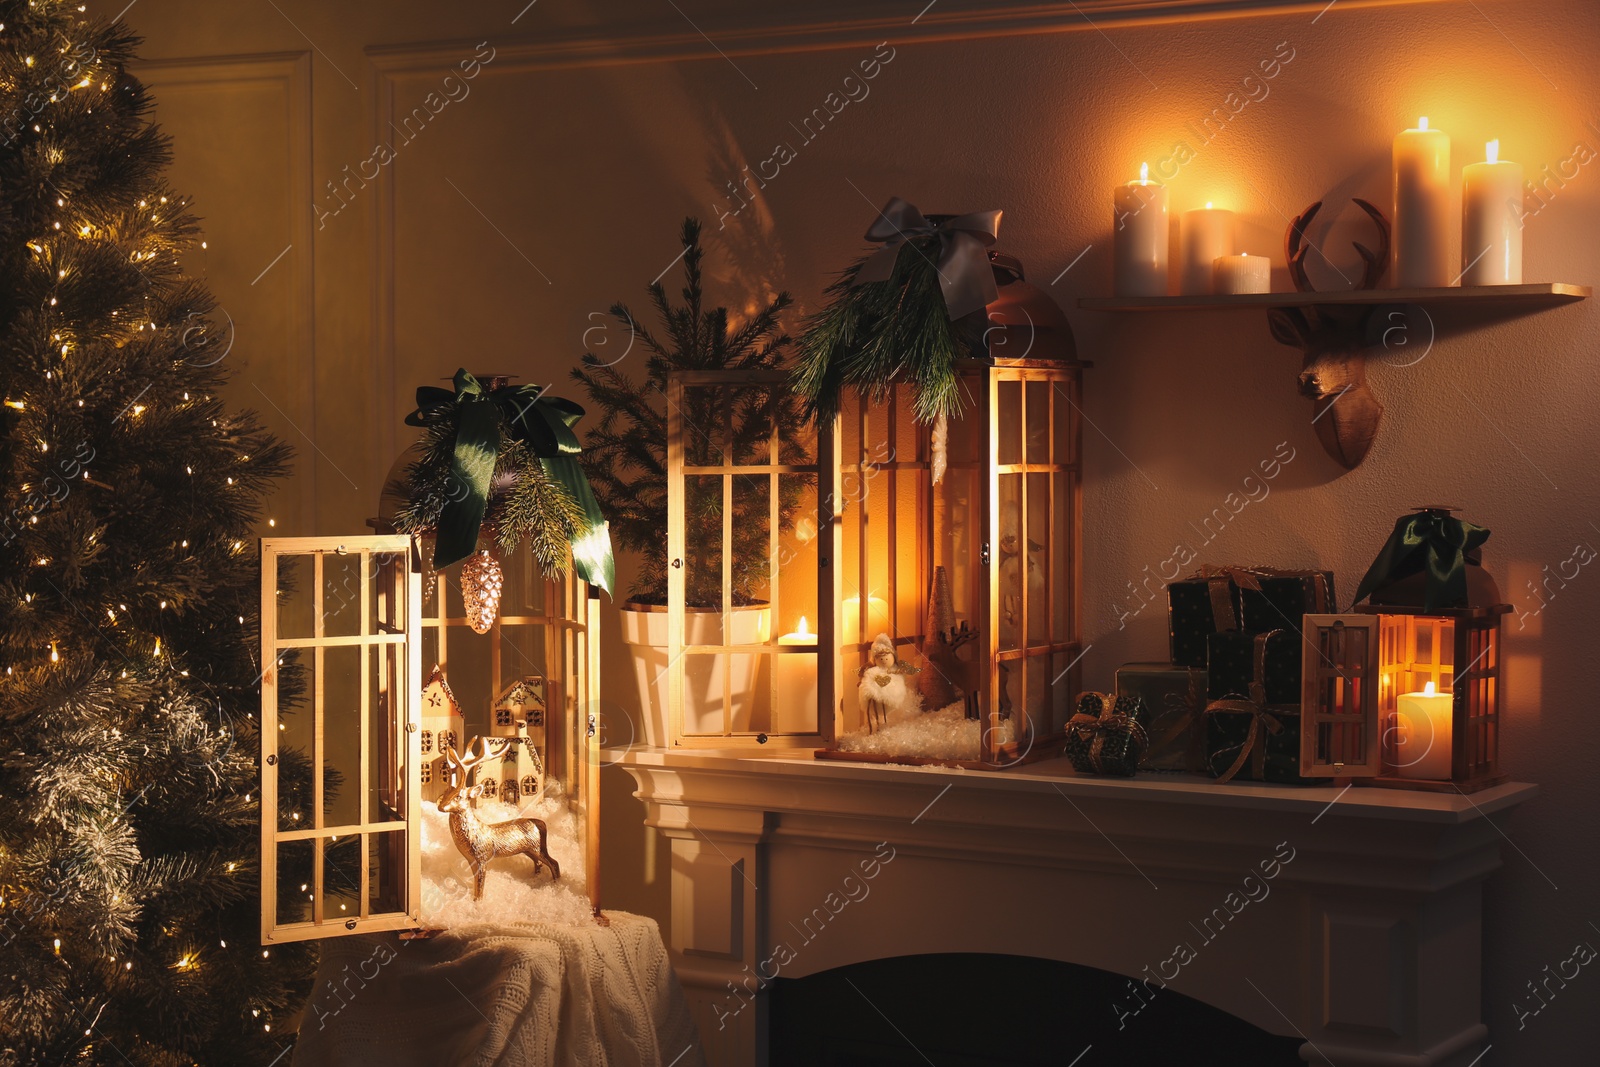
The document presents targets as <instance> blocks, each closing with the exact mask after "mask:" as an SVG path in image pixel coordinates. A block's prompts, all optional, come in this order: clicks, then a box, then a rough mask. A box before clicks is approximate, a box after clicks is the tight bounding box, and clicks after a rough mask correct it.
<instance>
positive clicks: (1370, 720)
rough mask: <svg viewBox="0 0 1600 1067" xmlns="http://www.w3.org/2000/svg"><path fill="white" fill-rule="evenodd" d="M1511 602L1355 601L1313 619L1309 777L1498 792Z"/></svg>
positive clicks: (1309, 626)
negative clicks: (1344, 611)
mask: <svg viewBox="0 0 1600 1067" xmlns="http://www.w3.org/2000/svg"><path fill="white" fill-rule="evenodd" d="M1510 610H1511V609H1510V606H1509V605H1506V604H1495V605H1491V606H1473V607H1465V608H1437V609H1434V610H1433V611H1426V610H1424V609H1423V608H1420V607H1406V606H1401V605H1391V604H1384V605H1372V604H1362V605H1358V606H1357V608H1356V613H1355V614H1348V615H1307V616H1305V631H1304V632H1305V644H1304V653H1303V657H1304V658H1303V660H1302V665H1303V686H1304V690H1303V696H1304V701H1303V705H1302V709H1301V735H1300V773H1301V774H1302V775H1305V776H1306V777H1312V778H1315V777H1329V778H1361V779H1363V781H1364V784H1370V785H1378V786H1386V787H1390V788H1396V789H1424V790H1434V791H1439V792H1457V791H1459V792H1463V793H1471V792H1475V791H1477V790H1480V789H1486V788H1488V787H1490V786H1494V785H1499V784H1500V783H1501V782H1504V781H1505V780H1506V775H1504V774H1502V773H1500V769H1499V741H1500V702H1501V699H1502V693H1503V687H1502V685H1501V677H1500V667H1501V664H1500V637H1501V621H1502V619H1503V617H1504V616H1505V614H1506V613H1507V612H1509V611H1510Z"/></svg>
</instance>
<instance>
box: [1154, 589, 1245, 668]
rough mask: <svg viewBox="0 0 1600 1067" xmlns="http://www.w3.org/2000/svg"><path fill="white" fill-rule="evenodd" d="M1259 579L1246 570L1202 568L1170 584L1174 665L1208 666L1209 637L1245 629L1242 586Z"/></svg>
mask: <svg viewBox="0 0 1600 1067" xmlns="http://www.w3.org/2000/svg"><path fill="white" fill-rule="evenodd" d="M1241 582H1244V583H1249V584H1253V583H1254V582H1255V578H1254V577H1253V576H1252V575H1251V573H1250V571H1249V569H1248V568H1245V567H1209V566H1207V567H1201V568H1200V569H1199V570H1198V571H1196V572H1195V573H1193V574H1191V575H1190V576H1189V577H1187V578H1180V579H1178V580H1177V581H1174V582H1168V583H1167V637H1168V640H1169V648H1170V651H1171V655H1172V662H1173V665H1174V666H1178V667H1200V668H1202V669H1203V668H1204V667H1205V665H1206V638H1208V637H1210V636H1211V635H1212V634H1215V633H1233V632H1237V631H1240V630H1242V629H1243V628H1244V627H1243V620H1242V619H1241V617H1240V610H1239V588H1240V583H1241Z"/></svg>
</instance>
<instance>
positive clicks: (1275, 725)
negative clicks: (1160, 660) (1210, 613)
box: [1205, 630, 1314, 785]
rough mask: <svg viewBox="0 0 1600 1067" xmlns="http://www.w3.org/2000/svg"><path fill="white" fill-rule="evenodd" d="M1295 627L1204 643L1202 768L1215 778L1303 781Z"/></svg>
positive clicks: (1218, 637) (1215, 638)
mask: <svg viewBox="0 0 1600 1067" xmlns="http://www.w3.org/2000/svg"><path fill="white" fill-rule="evenodd" d="M1300 642H1301V637H1300V635H1299V633H1297V632H1295V631H1290V630H1272V631H1269V632H1267V633H1262V634H1228V633H1222V634H1212V635H1211V636H1210V638H1209V639H1208V641H1207V655H1208V665H1207V668H1206V675H1207V685H1206V692H1207V696H1208V697H1209V700H1208V702H1207V704H1206V715H1205V765H1206V772H1207V773H1208V774H1210V775H1211V776H1212V777H1214V778H1216V779H1217V780H1218V781H1223V782H1226V781H1229V780H1231V779H1234V778H1239V779H1243V780H1246V781H1258V782H1278V783H1282V784H1295V785H1300V784H1306V783H1310V782H1313V781H1314V779H1310V778H1302V777H1301V776H1300V695H1301V694H1300V659H1301V657H1300Z"/></svg>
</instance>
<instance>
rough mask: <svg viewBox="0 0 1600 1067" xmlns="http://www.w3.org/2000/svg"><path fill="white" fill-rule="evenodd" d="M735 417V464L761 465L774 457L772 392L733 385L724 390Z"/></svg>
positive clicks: (765, 388)
mask: <svg viewBox="0 0 1600 1067" xmlns="http://www.w3.org/2000/svg"><path fill="white" fill-rule="evenodd" d="M721 392H722V393H723V394H724V399H723V403H724V404H725V405H727V410H728V411H729V413H730V414H731V415H732V416H733V427H732V429H733V438H732V440H733V462H734V463H736V464H740V465H761V464H765V463H767V462H769V461H770V459H771V456H772V407H771V404H772V400H773V392H772V389H771V388H770V387H766V386H749V385H730V386H724V387H723V388H722V390H721Z"/></svg>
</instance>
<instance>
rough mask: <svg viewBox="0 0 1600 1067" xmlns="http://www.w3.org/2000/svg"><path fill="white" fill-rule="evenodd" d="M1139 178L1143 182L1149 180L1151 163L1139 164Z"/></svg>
mask: <svg viewBox="0 0 1600 1067" xmlns="http://www.w3.org/2000/svg"><path fill="white" fill-rule="evenodd" d="M1139 180H1140V181H1142V182H1147V181H1149V180H1150V164H1148V163H1141V164H1139Z"/></svg>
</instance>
